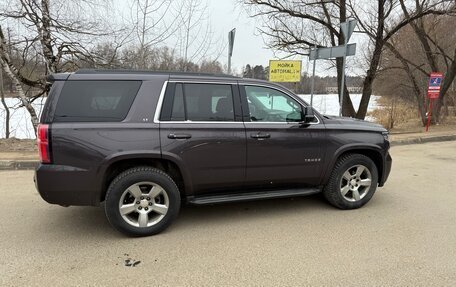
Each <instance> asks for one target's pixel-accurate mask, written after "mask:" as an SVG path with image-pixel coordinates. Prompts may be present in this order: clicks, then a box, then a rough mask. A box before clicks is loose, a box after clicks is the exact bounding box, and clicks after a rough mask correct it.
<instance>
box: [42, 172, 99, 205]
mask: <svg viewBox="0 0 456 287" xmlns="http://www.w3.org/2000/svg"><path fill="white" fill-rule="evenodd" d="M34 181H35V186H36V189H37V190H38V193H39V194H40V195H41V197H42V198H43V199H44V200H45V201H47V202H48V203H52V204H59V205H64V206H68V205H99V199H98V194H99V192H97V190H96V189H94V187H95V186H97V185H96V184H95V183H94V176H93V173H92V172H91V171H89V170H85V169H80V168H76V167H72V166H65V165H54V164H39V165H38V167H37V168H36V170H35V177H34Z"/></svg>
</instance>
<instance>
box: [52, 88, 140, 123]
mask: <svg viewBox="0 0 456 287" xmlns="http://www.w3.org/2000/svg"><path fill="white" fill-rule="evenodd" d="M141 83H142V82H141V81H67V82H65V85H64V86H63V89H62V92H61V94H60V96H59V99H58V102H57V107H56V111H55V114H54V121H55V122H120V121H122V120H123V119H125V117H126V116H127V114H128V111H129V110H130V107H131V105H132V103H133V101H134V99H135V97H136V94H137V93H138V90H139V88H140V86H141Z"/></svg>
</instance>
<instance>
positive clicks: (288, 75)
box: [269, 60, 301, 83]
mask: <svg viewBox="0 0 456 287" xmlns="http://www.w3.org/2000/svg"><path fill="white" fill-rule="evenodd" d="M269 81H271V82H291V83H293V82H299V81H301V61H294V60H293V61H292V60H269Z"/></svg>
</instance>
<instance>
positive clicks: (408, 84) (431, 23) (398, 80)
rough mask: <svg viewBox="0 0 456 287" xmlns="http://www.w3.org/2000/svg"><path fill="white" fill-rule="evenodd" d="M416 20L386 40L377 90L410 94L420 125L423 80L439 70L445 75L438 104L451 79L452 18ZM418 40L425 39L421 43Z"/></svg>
mask: <svg viewBox="0 0 456 287" xmlns="http://www.w3.org/2000/svg"><path fill="white" fill-rule="evenodd" d="M419 22H420V23H417V24H416V25H409V26H408V27H405V28H404V29H402V30H401V31H399V32H398V33H397V34H396V35H395V36H393V37H392V38H391V40H390V41H389V42H388V43H386V47H387V48H388V50H387V51H385V52H384V53H383V56H382V59H383V60H382V65H381V66H382V67H381V68H380V79H379V81H378V84H377V89H379V91H381V92H382V93H383V94H385V95H386V96H393V97H401V98H402V99H406V100H407V99H408V98H409V96H410V95H413V96H414V103H416V105H417V108H418V112H419V115H420V117H421V121H422V124H423V125H425V123H426V108H427V106H426V105H425V102H426V89H427V84H426V83H427V81H428V78H429V74H430V73H431V72H433V71H441V72H443V73H444V74H445V76H446V77H445V79H444V82H445V84H444V85H443V86H444V88H442V90H441V95H440V98H439V102H441V105H443V103H444V95H446V93H447V91H448V89H449V87H450V86H451V83H452V82H453V81H454V70H453V69H454V68H455V67H454V66H455V64H454V63H455V61H456V60H455V59H456V55H455V54H454V51H455V50H456V35H454V33H453V27H454V25H455V24H456V17H454V16H451V15H446V16H440V17H427V18H424V19H422V20H420V21H419ZM417 31H418V33H417ZM420 38H426V39H424V40H420ZM422 41H424V42H425V44H424V45H423V44H422ZM392 71H394V73H392ZM398 91H404V92H403V93H398ZM442 93H443V94H442ZM435 111H438V110H437V109H436V110H434V111H433V114H434V115H435V114H437V117H435V121H437V120H438V113H437V112H435ZM434 112H435V113H434Z"/></svg>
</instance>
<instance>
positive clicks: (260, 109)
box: [245, 86, 302, 123]
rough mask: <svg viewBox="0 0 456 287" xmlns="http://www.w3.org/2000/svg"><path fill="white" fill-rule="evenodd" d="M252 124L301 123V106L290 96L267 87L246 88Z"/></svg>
mask: <svg viewBox="0 0 456 287" xmlns="http://www.w3.org/2000/svg"><path fill="white" fill-rule="evenodd" d="M245 92H246V95H247V102H248V104H249V113H250V121H251V122H283V123H286V122H300V121H302V108H301V105H300V104H299V103H298V102H297V101H295V100H294V99H292V98H291V97H289V96H288V95H286V94H284V93H282V92H280V91H277V90H274V89H270V88H265V87H256V86H245Z"/></svg>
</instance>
